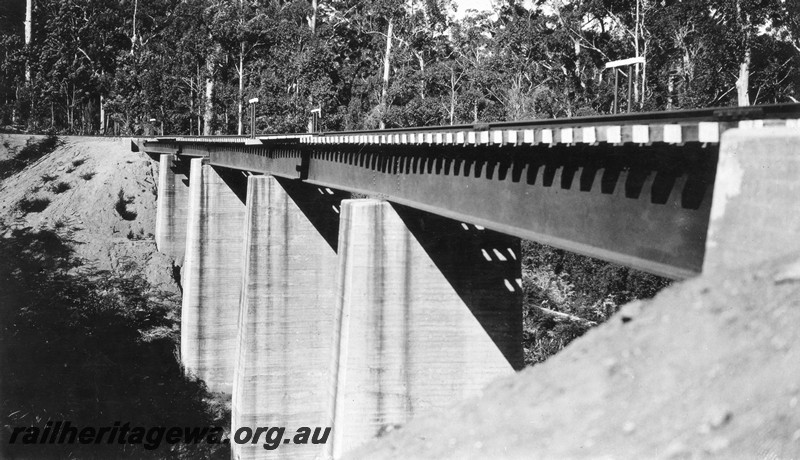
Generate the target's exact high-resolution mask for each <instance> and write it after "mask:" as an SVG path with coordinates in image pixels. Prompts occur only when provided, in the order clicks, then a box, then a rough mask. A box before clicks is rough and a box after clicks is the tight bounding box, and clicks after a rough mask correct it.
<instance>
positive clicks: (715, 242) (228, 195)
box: [132, 104, 800, 459]
mask: <svg viewBox="0 0 800 460" xmlns="http://www.w3.org/2000/svg"><path fill="white" fill-rule="evenodd" d="M132 148H133V149H134V150H140V151H144V152H146V153H148V154H150V155H152V156H153V157H154V158H156V159H158V160H159V162H160V168H159V187H158V193H159V196H158V217H157V229H156V242H157V245H158V247H159V249H160V250H161V251H163V252H166V253H168V254H170V255H172V256H173V257H175V259H176V261H177V262H176V263H177V264H178V265H180V266H181V267H182V269H181V273H182V274H181V283H182V288H183V303H182V318H181V323H182V324H181V359H182V361H183V364H184V366H185V369H186V370H187V372H188V373H191V374H193V375H196V376H198V377H200V378H202V379H203V380H204V381H205V382H206V383H207V385H208V386H209V388H210V389H212V390H215V391H221V392H227V393H231V394H232V413H233V420H232V432H234V433H235V432H236V431H237V429H238V428H240V427H250V428H254V427H266V426H269V427H276V426H283V427H287V431H289V432H291V431H292V430H295V429H297V428H299V427H312V429H313V428H314V427H333V429H332V431H331V434H330V437H329V438H328V440H327V442H326V443H324V444H313V443H309V444H308V445H304V446H299V445H293V444H287V445H285V446H281V447H279V448H277V449H275V450H268V449H265V448H264V447H263V442H258V443H255V444H247V445H239V444H234V445H232V447H233V452H234V458H237V459H239V458H241V459H244V458H273V457H274V458H278V457H280V458H315V457H334V458H339V457H341V456H342V455H343V454H345V453H346V452H347V451H348V450H350V449H353V448H355V447H357V446H358V445H359V444H361V443H363V442H365V441H367V440H369V439H371V438H374V437H376V436H380V435H381V434H382V433H385V432H387V431H389V430H392V429H394V428H395V427H396V426H398V425H401V424H403V423H405V422H406V421H407V420H408V419H409V418H410V417H412V416H414V415H417V414H421V413H424V412H426V411H430V410H435V409H438V408H442V407H444V406H447V405H449V404H451V403H453V402H455V401H458V400H460V399H462V398H465V397H469V396H472V395H476V394H479V393H480V391H481V388H482V387H483V386H485V385H486V384H488V383H489V382H490V381H491V380H493V379H495V378H496V377H498V376H502V375H506V374H509V373H513V372H514V371H515V370H517V369H520V368H521V367H522V348H521V342H522V340H521V339H522V310H521V307H522V281H521V260H520V259H521V254H520V239H530V240H535V241H538V242H541V243H545V244H549V245H552V246H555V247H559V248H563V249H566V250H569V251H573V252H577V253H580V254H584V255H587V256H592V257H597V258H600V259H604V260H607V261H611V262H615V263H618V264H622V265H626V266H630V267H633V268H637V269H641V270H645V271H648V272H651V273H655V274H659V275H662V276H668V277H671V278H675V279H681V278H687V277H691V276H694V275H696V274H699V273H701V272H703V271H713V270H718V269H720V268H722V267H729V266H732V265H745V264H747V263H751V262H757V261H760V260H762V259H764V258H767V257H769V256H771V255H775V254H779V253H782V252H784V251H786V250H787V249H789V248H796V247H798V246H800V244H798V240H797V234H798V232H800V212H798V211H800V201H799V199H798V196H800V104H791V105H775V106H760V107H752V108H744V109H742V108H732V109H706V110H694V111H679V112H658V113H648V114H626V115H615V116H602V117H588V118H571V119H563V120H536V121H528V122H504V123H488V124H479V125H458V126H443V127H423V128H408V129H390V130H381V131H358V132H330V133H311V134H296V135H263V136H250V137H244V136H214V137H199V136H163V137H156V138H139V139H134V140H133V143H132Z"/></svg>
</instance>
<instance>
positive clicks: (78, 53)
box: [0, 0, 800, 134]
mask: <svg viewBox="0 0 800 460" xmlns="http://www.w3.org/2000/svg"><path fill="white" fill-rule="evenodd" d="M25 1H26V0H8V1H7V2H4V3H5V4H6V5H5V6H4V7H3V8H0V92H1V93H2V94H1V95H0V125H9V124H14V125H16V126H27V128H29V129H32V130H39V131H42V130H46V129H53V130H56V131H63V132H73V133H74V132H80V133H97V132H101V131H104V130H105V131H106V132H113V133H118V134H128V133H142V132H167V133H190V132H191V133H198V132H199V133H208V134H211V133H236V132H237V131H238V130H239V129H241V126H242V125H243V126H244V129H247V127H248V125H249V123H248V119H247V115H246V114H247V107H246V105H247V102H246V101H247V100H248V99H249V98H252V97H258V98H259V99H260V102H259V103H258V107H257V129H258V130H259V131H260V132H303V131H305V130H306V126H307V123H308V118H309V113H310V110H311V109H314V108H320V109H321V111H322V128H323V129H325V130H334V129H357V128H373V127H379V126H387V127H392V126H412V125H432V124H448V123H461V122H468V123H472V122H487V121H494V120H510V119H521V118H537V117H564V116H576V115H582V114H592V113H608V112H610V110H611V106H612V99H613V94H612V93H613V76H612V73H611V71H609V70H604V65H605V63H606V62H608V61H611V60H616V59H622V58H629V57H634V56H642V57H644V58H645V60H646V64H645V65H644V66H637V68H636V70H635V72H634V74H633V75H632V78H633V80H634V83H635V84H634V85H633V88H634V95H633V98H632V99H633V100H632V101H631V106H632V108H633V109H634V110H654V109H664V108H693V107H703V106H719V105H735V104H736V103H737V102H738V103H739V104H756V103H780V102H792V101H795V102H796V101H797V99H798V98H800V94H799V93H800V65H798V64H800V62H798V59H800V51H798V50H800V20H798V18H800V1H798V0H529V1H525V2H523V1H517V0H508V1H505V2H499V3H497V4H496V5H498V6H497V7H496V10H495V11H494V12H492V13H480V14H468V15H466V16H461V17H458V18H457V17H456V15H455V14H454V3H455V2H452V0H426V1H419V0H409V1H408V2H391V1H386V0H379V1H369V2H367V1H363V0H294V1H275V0H37V1H36V2H34V3H35V5H34V9H33V24H32V31H33V32H32V39H31V43H30V45H29V46H26V45H25V40H24V35H25V34H24V32H23V28H22V23H23V20H24V12H25ZM451 2H452V3H451ZM387 36H388V37H387ZM387 38H389V40H387ZM626 81H627V80H626V77H625V76H623V77H622V78H621V83H622V86H623V87H626V86H627V83H626ZM620 93H624V91H620ZM622 98H623V100H622V101H621V107H622V108H625V107H626V105H627V101H625V100H624V99H625V95H624V94H622ZM242 113H244V114H245V115H244V116H241V114H242ZM150 120H155V121H154V122H151V121H150Z"/></svg>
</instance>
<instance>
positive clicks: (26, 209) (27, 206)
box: [17, 197, 50, 214]
mask: <svg viewBox="0 0 800 460" xmlns="http://www.w3.org/2000/svg"><path fill="white" fill-rule="evenodd" d="M49 205H50V199H49V198H46V197H33V198H29V197H25V198H23V199H21V200H19V201H18V202H17V209H19V210H20V211H21V212H22V213H23V214H29V213H32V212H42V211H44V210H45V209H47V207H48V206H49Z"/></svg>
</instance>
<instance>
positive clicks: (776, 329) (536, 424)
mask: <svg viewBox="0 0 800 460" xmlns="http://www.w3.org/2000/svg"><path fill="white" fill-rule="evenodd" d="M798 325H800V254H796V255H794V256H793V257H787V258H786V259H783V260H781V261H776V262H774V263H769V264H764V265H761V266H759V267H753V268H751V269H746V270H739V271H735V272H730V273H720V274H718V275H715V276H706V277H702V278H698V279H694V280H691V281H688V282H685V283H679V284H677V285H674V286H672V287H670V288H668V289H667V290H665V291H663V292H661V293H660V294H659V295H658V296H657V297H656V298H655V299H653V300H652V301H648V302H634V303H631V304H628V305H627V306H625V307H623V309H622V311H621V312H620V313H619V314H618V315H617V316H615V317H614V318H613V319H612V320H611V321H609V322H608V323H606V324H603V325H601V326H599V327H597V328H596V329H594V330H592V331H589V332H588V333H587V334H586V335H585V336H584V337H582V338H580V339H578V340H576V341H575V342H573V343H572V344H571V345H570V346H568V347H567V348H566V349H565V350H564V351H563V352H562V353H560V354H558V355H556V356H555V357H553V358H552V359H550V360H548V361H547V362H546V363H544V364H542V365H538V366H535V367H533V368H529V369H527V370H525V371H523V372H521V373H519V374H517V375H515V376H513V377H510V378H507V379H504V380H500V381H497V382H495V383H494V384H493V385H491V386H490V387H488V388H487V389H486V390H485V392H484V394H483V395H482V397H480V398H475V399H472V400H469V401H466V402H463V403H461V404H458V405H456V406H454V407H452V408H450V409H449V410H447V411H444V412H442V413H439V414H436V415H432V416H427V417H421V418H418V419H417V420H413V421H412V422H411V423H409V424H408V425H407V426H406V427H404V428H401V429H400V430H399V431H396V432H394V433H391V434H390V435H388V436H386V437H385V438H383V439H380V440H378V441H376V442H373V443H372V444H370V445H368V446H366V447H364V448H362V449H360V450H359V451H357V452H355V453H353V454H352V455H351V456H350V458H354V459H386V458H426V459H444V458H448V459H488V458H511V459H531V458H536V459H577V458H600V459H645V458H648V459H649V458H657V459H696V458H719V459H776V460H777V459H798V458H800V327H798Z"/></svg>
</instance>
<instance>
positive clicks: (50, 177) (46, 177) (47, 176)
mask: <svg viewBox="0 0 800 460" xmlns="http://www.w3.org/2000/svg"><path fill="white" fill-rule="evenodd" d="M56 179H58V176H53V175H51V174H45V175H43V176H42V182H44V183H45V184H46V183H48V182H53V181H54V180H56Z"/></svg>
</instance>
